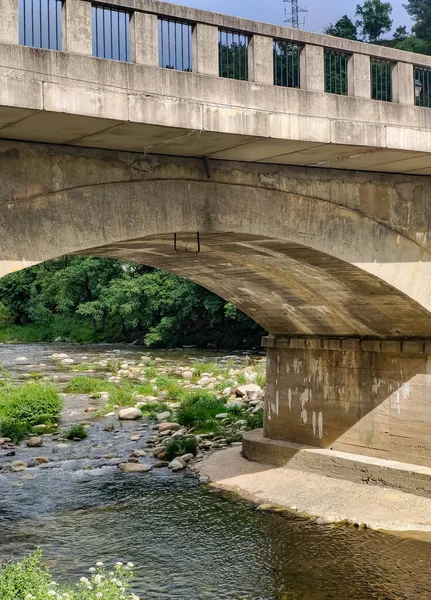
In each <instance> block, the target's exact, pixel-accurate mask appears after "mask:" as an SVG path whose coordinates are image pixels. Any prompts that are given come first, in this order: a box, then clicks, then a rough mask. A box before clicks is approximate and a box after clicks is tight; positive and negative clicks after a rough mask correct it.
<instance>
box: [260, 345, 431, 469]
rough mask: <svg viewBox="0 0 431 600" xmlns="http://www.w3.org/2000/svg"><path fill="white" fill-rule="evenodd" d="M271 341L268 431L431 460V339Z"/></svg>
mask: <svg viewBox="0 0 431 600" xmlns="http://www.w3.org/2000/svg"><path fill="white" fill-rule="evenodd" d="M268 345H269V346H270V347H268V358H269V360H268V368H267V388H266V389H267V398H268V400H267V403H266V419H265V436H267V437H268V438H272V439H276V440H286V441H290V442H296V443H299V444H307V445H312V446H318V447H321V448H331V449H334V450H343V451H346V452H353V453H358V454H366V455H369V456H375V457H381V458H387V459H392V460H400V461H405V462H410V463H415V464H420V465H426V466H431V435H430V431H431V410H430V382H431V358H430V354H428V353H427V352H426V351H425V350H426V347H427V348H428V347H429V348H430V350H431V345H428V344H425V343H414V342H406V343H404V344H401V343H399V342H395V341H392V342H372V341H363V342H362V343H361V342H359V341H355V340H352V341H349V340H336V339H331V340H318V339H311V340H287V339H285V340H277V339H275V340H271V339H268Z"/></svg>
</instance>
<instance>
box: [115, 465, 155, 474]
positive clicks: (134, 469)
mask: <svg viewBox="0 0 431 600" xmlns="http://www.w3.org/2000/svg"><path fill="white" fill-rule="evenodd" d="M118 468H119V469H120V471H121V472H122V473H148V471H151V469H152V467H151V465H141V464H140V463H122V464H121V465H119V466H118Z"/></svg>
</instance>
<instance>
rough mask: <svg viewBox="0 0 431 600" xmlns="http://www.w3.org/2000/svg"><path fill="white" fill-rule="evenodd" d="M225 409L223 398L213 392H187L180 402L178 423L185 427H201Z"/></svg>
mask: <svg viewBox="0 0 431 600" xmlns="http://www.w3.org/2000/svg"><path fill="white" fill-rule="evenodd" d="M225 410H226V406H225V402H224V400H223V399H218V398H217V397H216V396H214V395H213V394H210V393H209V392H204V391H197V392H193V393H191V394H188V396H187V398H186V399H185V400H183V402H182V403H181V407H180V409H179V411H178V423H180V425H184V426H185V427H203V426H205V425H207V424H208V422H209V421H213V420H214V417H215V416H216V415H217V414H219V413H222V412H224V411H225Z"/></svg>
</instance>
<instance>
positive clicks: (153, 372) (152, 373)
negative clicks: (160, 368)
mask: <svg viewBox="0 0 431 600" xmlns="http://www.w3.org/2000/svg"><path fill="white" fill-rule="evenodd" d="M144 375H145V377H146V378H147V379H155V378H156V377H157V369H155V368H154V367H149V368H148V369H145V372H144Z"/></svg>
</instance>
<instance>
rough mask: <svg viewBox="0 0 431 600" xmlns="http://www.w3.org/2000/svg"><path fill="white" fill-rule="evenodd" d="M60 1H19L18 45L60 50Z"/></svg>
mask: <svg viewBox="0 0 431 600" xmlns="http://www.w3.org/2000/svg"><path fill="white" fill-rule="evenodd" d="M61 11H62V0H19V43H20V44H21V45H22V46H33V47H34V48H45V49H46V50H61V47H62V31H61V20H62V14H61Z"/></svg>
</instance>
